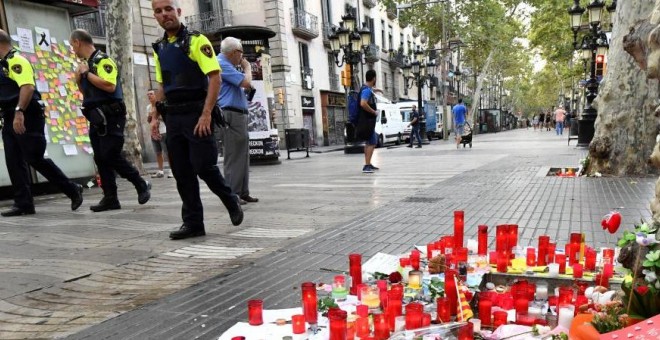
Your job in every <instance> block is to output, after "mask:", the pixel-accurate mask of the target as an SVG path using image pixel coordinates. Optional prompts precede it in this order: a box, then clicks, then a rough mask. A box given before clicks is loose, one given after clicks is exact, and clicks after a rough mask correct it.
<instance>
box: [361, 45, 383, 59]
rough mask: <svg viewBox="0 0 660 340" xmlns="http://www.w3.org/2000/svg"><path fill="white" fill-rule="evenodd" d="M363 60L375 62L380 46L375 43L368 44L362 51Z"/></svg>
mask: <svg viewBox="0 0 660 340" xmlns="http://www.w3.org/2000/svg"><path fill="white" fill-rule="evenodd" d="M364 60H365V61H366V62H368V63H375V62H377V61H378V60H380V47H378V45H376V44H369V46H367V48H366V49H365V51H364Z"/></svg>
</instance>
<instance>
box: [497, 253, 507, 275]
mask: <svg viewBox="0 0 660 340" xmlns="http://www.w3.org/2000/svg"><path fill="white" fill-rule="evenodd" d="M508 265H509V259H508V256H507V257H504V256H500V257H498V258H497V272H498V273H506V270H507V266H508Z"/></svg>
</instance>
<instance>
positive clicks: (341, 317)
mask: <svg viewBox="0 0 660 340" xmlns="http://www.w3.org/2000/svg"><path fill="white" fill-rule="evenodd" d="M346 317H347V313H346V311H344V310H341V309H339V310H334V311H333V312H332V313H331V312H328V321H329V322H330V339H329V340H346V331H347V324H346Z"/></svg>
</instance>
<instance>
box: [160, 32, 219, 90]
mask: <svg viewBox="0 0 660 340" xmlns="http://www.w3.org/2000/svg"><path fill="white" fill-rule="evenodd" d="M177 39H178V37H177V36H173V37H168V42H170V43H173V42H175V41H176V40H177ZM188 57H189V58H190V59H191V60H192V61H194V62H195V63H197V65H199V68H200V70H202V73H204V74H209V73H211V72H213V71H221V70H220V65H219V64H218V60H216V59H215V52H214V51H213V47H212V46H211V42H210V41H209V39H208V38H207V37H205V36H204V35H203V34H200V35H193V36H191V37H190V51H189V52H188ZM154 60H155V61H156V81H157V82H158V83H160V84H162V83H163V76H162V74H161V70H160V61H159V60H158V54H157V53H155V52H154Z"/></svg>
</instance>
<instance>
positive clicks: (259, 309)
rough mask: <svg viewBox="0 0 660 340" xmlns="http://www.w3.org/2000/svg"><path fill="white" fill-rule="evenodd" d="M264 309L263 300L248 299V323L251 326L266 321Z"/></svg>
mask: <svg viewBox="0 0 660 340" xmlns="http://www.w3.org/2000/svg"><path fill="white" fill-rule="evenodd" d="M263 310H264V302H263V300H249V301H248V323H249V324H250V325H251V326H259V325H261V324H263V323H264V318H263Z"/></svg>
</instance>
